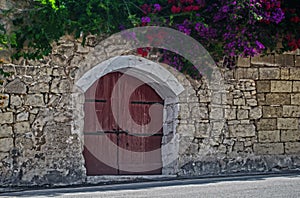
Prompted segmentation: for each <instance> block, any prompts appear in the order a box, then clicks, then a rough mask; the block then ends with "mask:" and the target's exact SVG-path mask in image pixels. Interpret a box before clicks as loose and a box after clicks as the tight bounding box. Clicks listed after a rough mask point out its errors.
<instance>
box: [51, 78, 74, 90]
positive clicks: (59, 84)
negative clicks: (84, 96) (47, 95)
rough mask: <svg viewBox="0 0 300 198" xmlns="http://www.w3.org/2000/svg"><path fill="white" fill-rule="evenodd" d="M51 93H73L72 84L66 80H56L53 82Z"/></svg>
mask: <svg viewBox="0 0 300 198" xmlns="http://www.w3.org/2000/svg"><path fill="white" fill-rule="evenodd" d="M50 91H51V92H52V93H69V92H70V91H71V82H70V81H69V80H66V79H59V78H55V79H53V81H52V84H51V87H50Z"/></svg>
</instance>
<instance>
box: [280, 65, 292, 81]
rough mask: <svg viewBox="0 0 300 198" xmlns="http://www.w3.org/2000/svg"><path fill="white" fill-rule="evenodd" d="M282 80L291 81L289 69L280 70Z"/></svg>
mask: <svg viewBox="0 0 300 198" xmlns="http://www.w3.org/2000/svg"><path fill="white" fill-rule="evenodd" d="M280 79H281V80H289V79H290V70H289V69H288V68H281V69H280Z"/></svg>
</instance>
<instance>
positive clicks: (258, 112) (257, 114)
mask: <svg viewBox="0 0 300 198" xmlns="http://www.w3.org/2000/svg"><path fill="white" fill-rule="evenodd" d="M249 117H250V119H259V118H261V117H262V108H261V107H254V108H252V109H250V112H249Z"/></svg>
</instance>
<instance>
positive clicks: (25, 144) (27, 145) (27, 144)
mask: <svg viewBox="0 0 300 198" xmlns="http://www.w3.org/2000/svg"><path fill="white" fill-rule="evenodd" d="M16 146H17V147H19V148H22V149H32V147H33V141H32V139H31V138H26V137H24V136H22V137H19V138H16Z"/></svg>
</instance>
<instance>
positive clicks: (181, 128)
mask: <svg viewBox="0 0 300 198" xmlns="http://www.w3.org/2000/svg"><path fill="white" fill-rule="evenodd" d="M177 132H178V134H181V135H182V136H190V137H193V136H194V134H195V126H194V125H192V124H179V125H178V126H177Z"/></svg>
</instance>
